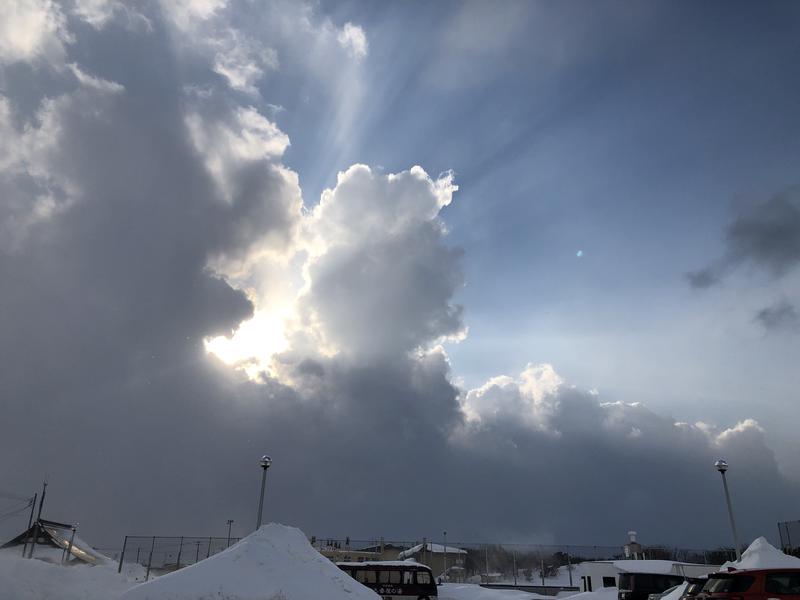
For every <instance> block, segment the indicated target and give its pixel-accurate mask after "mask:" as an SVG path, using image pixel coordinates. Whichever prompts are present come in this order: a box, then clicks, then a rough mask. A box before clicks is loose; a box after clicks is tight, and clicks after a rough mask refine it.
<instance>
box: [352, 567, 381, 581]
mask: <svg viewBox="0 0 800 600" xmlns="http://www.w3.org/2000/svg"><path fill="white" fill-rule="evenodd" d="M356 581H357V582H359V583H378V578H377V577H376V573H375V571H365V570H362V569H359V570H358V571H356Z"/></svg>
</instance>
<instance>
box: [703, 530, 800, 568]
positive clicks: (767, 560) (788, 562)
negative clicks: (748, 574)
mask: <svg viewBox="0 0 800 600" xmlns="http://www.w3.org/2000/svg"><path fill="white" fill-rule="evenodd" d="M729 568H733V569H739V570H741V569H787V568H788V569H797V568H800V558H795V557H794V556H789V555H788V554H784V553H783V552H781V551H780V550H778V549H777V548H776V547H775V546H773V545H772V544H770V543H769V542H768V541H767V540H766V539H765V538H763V537H760V538H758V539H757V540H755V541H754V542H753V543H752V544H750V547H749V548H748V549H747V550H745V551H744V553H743V554H742V560H737V561H728V562H726V563H725V564H723V565H722V566H721V567H720V569H719V570H720V571H727V570H728V569H729Z"/></svg>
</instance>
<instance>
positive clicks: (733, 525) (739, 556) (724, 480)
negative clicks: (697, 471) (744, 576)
mask: <svg viewBox="0 0 800 600" xmlns="http://www.w3.org/2000/svg"><path fill="white" fill-rule="evenodd" d="M714 466H715V467H716V468H717V471H719V473H720V475H722V487H723V488H724V489H725V502H726V503H727V505H728V517H730V520H731V531H732V532H733V543H734V544H735V545H736V560H737V561H738V560H742V551H741V545H740V544H739V534H738V533H736V521H734V519H733V508H732V507H731V495H730V492H728V479H727V478H726V477H725V471H727V470H728V463H727V462H725V461H724V460H718V461H717V462H715V463H714Z"/></svg>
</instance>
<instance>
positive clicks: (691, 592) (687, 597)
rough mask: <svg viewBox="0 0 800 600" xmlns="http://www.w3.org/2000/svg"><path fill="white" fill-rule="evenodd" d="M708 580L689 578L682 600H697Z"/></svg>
mask: <svg viewBox="0 0 800 600" xmlns="http://www.w3.org/2000/svg"><path fill="white" fill-rule="evenodd" d="M707 580H708V578H707V577H687V578H686V583H687V584H688V585H687V586H686V589H685V590H683V594H681V597H680V600H696V598H697V595H698V594H699V593H700V592H702V591H703V586H704V585H705V584H706V581H707Z"/></svg>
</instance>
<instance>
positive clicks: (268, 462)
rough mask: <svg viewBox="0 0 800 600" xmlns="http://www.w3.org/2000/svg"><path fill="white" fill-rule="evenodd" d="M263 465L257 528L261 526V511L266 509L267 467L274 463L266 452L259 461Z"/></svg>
mask: <svg viewBox="0 0 800 600" xmlns="http://www.w3.org/2000/svg"><path fill="white" fill-rule="evenodd" d="M258 464H259V465H260V466H261V497H260V498H259V499H258V521H257V522H256V529H258V528H259V527H261V511H262V510H264V487H265V486H266V485H267V469H269V468H270V466H271V465H272V459H271V458H270V457H269V456H267V455H266V454H265V455H264V456H262V457H261V460H260V461H258Z"/></svg>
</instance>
